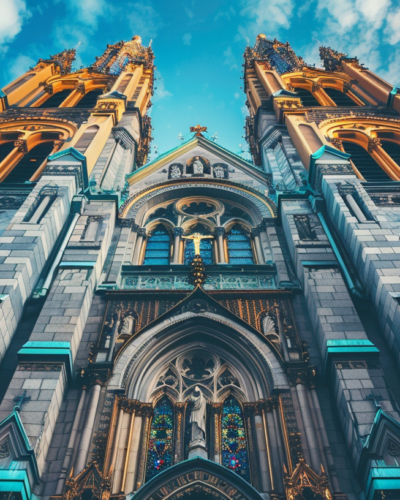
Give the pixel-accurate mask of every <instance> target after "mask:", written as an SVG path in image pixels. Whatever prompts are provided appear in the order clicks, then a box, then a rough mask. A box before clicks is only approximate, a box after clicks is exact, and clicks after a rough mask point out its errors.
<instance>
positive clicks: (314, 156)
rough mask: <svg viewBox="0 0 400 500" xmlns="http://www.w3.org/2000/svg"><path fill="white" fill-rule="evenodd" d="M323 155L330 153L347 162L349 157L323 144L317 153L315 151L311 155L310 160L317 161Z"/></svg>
mask: <svg viewBox="0 0 400 500" xmlns="http://www.w3.org/2000/svg"><path fill="white" fill-rule="evenodd" d="M324 153H331V154H333V155H335V156H338V157H339V158H342V159H343V160H349V159H350V156H351V155H349V154H347V153H343V151H339V149H336V148H333V147H332V146H328V145H327V144H324V145H323V146H321V147H320V148H319V149H317V151H315V153H313V154H312V155H311V158H312V159H313V160H319V159H320V158H321V156H322V155H323V154H324Z"/></svg>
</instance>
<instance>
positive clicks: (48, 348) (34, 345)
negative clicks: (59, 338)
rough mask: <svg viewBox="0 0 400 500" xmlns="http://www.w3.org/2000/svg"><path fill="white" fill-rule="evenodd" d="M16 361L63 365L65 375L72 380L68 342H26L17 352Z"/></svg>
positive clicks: (69, 345)
mask: <svg viewBox="0 0 400 500" xmlns="http://www.w3.org/2000/svg"><path fill="white" fill-rule="evenodd" d="M18 360H19V361H25V362H32V363H34V362H38V361H46V362H55V363H60V362H61V363H64V364H65V367H66V370H67V375H68V377H69V378H72V369H73V360H72V352H71V344H70V342H51V341H49V342H45V341H37V342H32V341H31V342H27V343H26V344H24V345H23V346H22V348H21V349H20V350H19V351H18Z"/></svg>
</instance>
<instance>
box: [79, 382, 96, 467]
mask: <svg viewBox="0 0 400 500" xmlns="http://www.w3.org/2000/svg"><path fill="white" fill-rule="evenodd" d="M100 391H101V385H100V383H99V382H98V381H97V380H96V382H95V384H94V385H93V387H92V389H91V391H90V393H91V399H90V403H89V408H88V410H87V415H86V421H85V426H84V428H83V430H82V435H81V440H80V443H79V448H78V453H77V457H76V460H75V467H74V476H75V477H76V476H77V475H78V474H80V473H81V472H82V471H83V469H84V468H85V467H86V462H87V457H88V454H89V448H90V442H91V439H92V434H93V426H94V420H95V418H96V414H97V407H98V404H99V398H100Z"/></svg>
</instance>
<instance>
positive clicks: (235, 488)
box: [132, 458, 262, 500]
mask: <svg viewBox="0 0 400 500" xmlns="http://www.w3.org/2000/svg"><path fill="white" fill-rule="evenodd" d="M207 495H209V496H210V498H212V499H213V500H231V499H233V500H262V497H261V495H260V494H259V493H258V492H257V491H256V490H255V489H254V488H253V487H252V486H251V485H250V484H249V483H248V482H247V481H245V480H244V479H242V478H241V477H240V476H238V475H237V474H235V473H234V472H232V471H230V470H229V469H227V468H225V467H222V466H221V465H219V464H216V463H214V462H211V461H209V460H204V459H202V458H194V459H192V460H186V461H185V462H181V463H179V464H177V465H174V466H173V467H171V468H170V469H168V470H166V471H164V472H161V473H160V474H159V475H158V476H156V477H155V478H153V479H152V480H151V481H149V482H148V483H146V484H145V485H144V486H143V487H142V488H140V490H139V491H138V492H137V493H136V494H135V495H134V496H133V498H132V500H156V499H157V500H161V499H162V500H176V499H178V498H179V499H182V500H185V499H186V498H187V499H188V500H189V499H190V500H197V499H200V498H207Z"/></svg>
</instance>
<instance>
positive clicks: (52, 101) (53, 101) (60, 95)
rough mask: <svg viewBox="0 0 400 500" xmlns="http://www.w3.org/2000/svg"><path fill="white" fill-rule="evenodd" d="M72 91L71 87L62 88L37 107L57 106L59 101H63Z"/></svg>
mask: <svg viewBox="0 0 400 500" xmlns="http://www.w3.org/2000/svg"><path fill="white" fill-rule="evenodd" d="M71 92H72V90H71V89H64V90H61V91H60V92H56V93H55V94H53V95H52V96H50V97H49V98H48V99H46V100H45V101H44V102H43V103H42V104H41V105H40V106H38V108H58V107H59V106H60V104H61V103H63V102H64V101H65V99H66V98H67V97H68V96H69V94H70V93H71Z"/></svg>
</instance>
